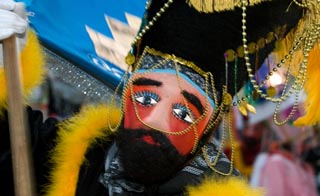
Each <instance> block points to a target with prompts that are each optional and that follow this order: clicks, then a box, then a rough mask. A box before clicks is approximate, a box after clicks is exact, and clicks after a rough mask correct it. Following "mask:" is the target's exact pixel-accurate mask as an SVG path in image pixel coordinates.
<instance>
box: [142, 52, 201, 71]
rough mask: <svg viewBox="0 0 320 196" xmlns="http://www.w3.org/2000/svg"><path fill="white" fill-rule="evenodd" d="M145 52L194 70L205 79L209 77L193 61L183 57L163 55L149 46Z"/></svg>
mask: <svg viewBox="0 0 320 196" xmlns="http://www.w3.org/2000/svg"><path fill="white" fill-rule="evenodd" d="M145 52H147V53H149V54H151V55H155V56H160V57H162V58H164V59H168V60H172V61H174V62H177V63H180V64H181V65H184V66H186V67H189V68H191V69H193V70H194V71H196V72H197V73H198V74H200V75H201V76H203V77H205V76H206V75H207V72H205V71H203V70H202V69H201V68H200V67H198V66H197V65H196V64H195V63H193V62H192V61H187V60H185V59H183V58H181V57H177V56H175V55H174V54H167V53H163V52H160V51H158V50H156V49H153V48H150V47H149V46H146V48H145Z"/></svg>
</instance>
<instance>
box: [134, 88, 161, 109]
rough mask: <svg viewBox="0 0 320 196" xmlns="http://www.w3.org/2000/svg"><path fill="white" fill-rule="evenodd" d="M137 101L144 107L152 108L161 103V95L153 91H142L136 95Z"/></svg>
mask: <svg viewBox="0 0 320 196" xmlns="http://www.w3.org/2000/svg"><path fill="white" fill-rule="evenodd" d="M134 98H135V100H136V101H137V102H138V103H139V104H140V105H143V106H146V107H150V106H152V105H155V104H157V103H158V102H159V101H160V97H159V95H157V94H155V93H153V92H151V91H141V92H137V93H135V94H134Z"/></svg>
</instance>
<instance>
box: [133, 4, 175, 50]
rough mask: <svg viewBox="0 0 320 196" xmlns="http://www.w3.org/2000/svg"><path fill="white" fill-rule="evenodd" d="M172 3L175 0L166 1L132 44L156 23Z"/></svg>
mask: <svg viewBox="0 0 320 196" xmlns="http://www.w3.org/2000/svg"><path fill="white" fill-rule="evenodd" d="M172 3H173V0H168V2H167V3H165V4H164V5H163V7H162V8H160V10H159V12H157V13H156V15H155V16H154V17H153V18H152V20H150V21H149V22H148V24H147V25H146V26H144V27H143V29H142V30H141V32H139V33H138V35H137V36H136V37H135V38H134V40H133V42H132V44H131V45H132V46H134V45H135V44H136V43H137V42H138V41H139V40H140V39H141V38H142V36H143V35H144V34H145V33H146V32H147V31H148V30H149V29H150V28H151V27H152V26H153V25H154V23H155V22H156V21H157V20H158V19H159V18H160V17H161V15H162V14H163V13H164V12H165V11H166V10H167V9H168V8H169V6H170V5H171V4H172Z"/></svg>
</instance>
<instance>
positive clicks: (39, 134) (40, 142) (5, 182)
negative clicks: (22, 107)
mask: <svg viewBox="0 0 320 196" xmlns="http://www.w3.org/2000/svg"><path fill="white" fill-rule="evenodd" d="M27 114H28V122H29V130H30V135H31V145H32V155H33V160H34V168H35V178H36V179H35V180H36V185H37V187H36V189H37V191H38V192H40V190H41V189H42V188H43V185H44V184H47V183H48V182H49V181H48V179H47V177H48V175H49V171H50V167H51V166H50V163H49V162H48V160H49V154H48V152H49V151H50V150H52V149H53V148H54V146H55V143H54V139H55V138H56V135H57V129H58V128H57V123H58V120H57V119H54V118H48V119H46V120H45V121H43V115H42V112H41V111H38V110H32V109H31V108H30V107H28V108H27ZM9 134H10V132H9V125H8V116H7V113H5V114H4V116H3V118H0V174H1V175H0V195H1V196H13V195H14V187H13V173H12V172H13V171H12V159H11V152H10V136H9Z"/></svg>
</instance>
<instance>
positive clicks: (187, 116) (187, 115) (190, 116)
mask: <svg viewBox="0 0 320 196" xmlns="http://www.w3.org/2000/svg"><path fill="white" fill-rule="evenodd" d="M172 108H173V111H172V113H173V115H174V116H175V117H176V118H178V119H180V120H183V121H186V122H187V123H192V122H193V121H194V119H195V115H194V113H193V112H192V111H191V110H188V108H187V107H186V106H185V105H182V104H181V103H175V104H173V106H172ZM177 109H179V110H180V111H176V110H177ZM178 112H180V114H178ZM181 112H184V113H183V114H182V113H181ZM181 115H183V116H181Z"/></svg>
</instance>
